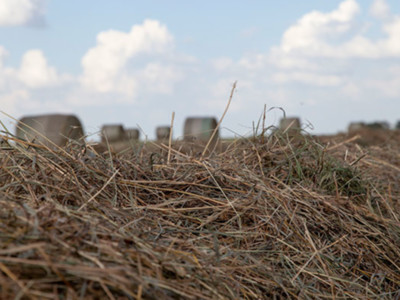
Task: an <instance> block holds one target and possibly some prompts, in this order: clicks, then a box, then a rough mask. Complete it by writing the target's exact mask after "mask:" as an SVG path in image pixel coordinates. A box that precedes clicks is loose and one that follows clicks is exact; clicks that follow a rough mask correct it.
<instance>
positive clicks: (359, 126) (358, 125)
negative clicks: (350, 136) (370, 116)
mask: <svg viewBox="0 0 400 300" xmlns="http://www.w3.org/2000/svg"><path fill="white" fill-rule="evenodd" d="M365 128H366V125H365V123H364V122H352V123H350V125H349V127H348V129H347V131H348V132H349V133H352V132H357V131H360V130H363V129H365Z"/></svg>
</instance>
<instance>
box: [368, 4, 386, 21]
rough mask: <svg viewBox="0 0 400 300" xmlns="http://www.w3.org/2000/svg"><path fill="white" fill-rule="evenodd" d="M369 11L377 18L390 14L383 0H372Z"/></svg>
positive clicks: (383, 17) (384, 17)
mask: <svg viewBox="0 0 400 300" xmlns="http://www.w3.org/2000/svg"><path fill="white" fill-rule="evenodd" d="M369 13H370V14H371V15H372V16H373V17H375V18H377V19H386V18H388V17H389V15H390V9H389V6H388V4H387V3H386V1H385V0H374V2H373V3H372V5H371V7H370V8H369Z"/></svg>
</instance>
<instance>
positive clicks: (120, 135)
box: [101, 124, 126, 144]
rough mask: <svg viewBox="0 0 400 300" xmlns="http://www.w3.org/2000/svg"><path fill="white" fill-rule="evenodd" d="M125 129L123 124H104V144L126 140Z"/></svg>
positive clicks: (102, 140) (102, 132)
mask: <svg viewBox="0 0 400 300" xmlns="http://www.w3.org/2000/svg"><path fill="white" fill-rule="evenodd" d="M125 137H126V134H125V129H124V127H123V126H122V125H121V124H111V125H103V127H102V128H101V142H102V143H104V144H107V143H115V142H119V141H123V140H125Z"/></svg>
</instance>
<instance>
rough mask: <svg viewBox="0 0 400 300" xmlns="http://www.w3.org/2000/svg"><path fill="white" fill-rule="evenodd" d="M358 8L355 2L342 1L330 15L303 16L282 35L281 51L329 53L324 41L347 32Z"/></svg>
mask: <svg viewBox="0 0 400 300" xmlns="http://www.w3.org/2000/svg"><path fill="white" fill-rule="evenodd" d="M359 10H360V8H359V6H358V4H357V2H356V1H355V0H346V1H343V2H342V3H341V4H340V5H339V7H338V9H336V10H334V11H332V12H330V13H322V12H319V11H312V12H310V13H308V14H306V15H304V16H303V17H302V18H301V19H300V20H299V21H297V23H296V24H295V25H293V26H291V27H290V28H289V29H288V30H286V32H285V33H284V34H283V38H282V43H281V46H280V48H281V50H282V51H283V52H284V53H290V52H294V51H299V52H302V53H304V54H311V55H315V54H318V53H321V52H322V53H324V52H326V51H329V46H328V45H327V44H325V42H324V41H325V40H326V39H327V38H329V37H332V36H337V35H339V34H342V33H344V32H346V31H348V30H349V28H350V26H351V22H352V21H353V18H354V16H355V15H356V14H357V13H358V12H359Z"/></svg>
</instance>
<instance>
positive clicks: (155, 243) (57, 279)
mask: <svg viewBox="0 0 400 300" xmlns="http://www.w3.org/2000/svg"><path fill="white" fill-rule="evenodd" d="M358 134H359V135H353V136H346V135H337V136H333V137H332V136H331V137H310V136H304V137H297V138H289V137H287V136H284V135H279V133H276V134H274V135H272V136H269V137H265V136H254V137H251V138H248V139H241V140H236V141H231V142H229V143H228V144H225V145H223V146H220V148H218V149H217V150H218V151H215V152H212V153H210V152H208V153H206V154H205V155H201V153H202V152H201V151H198V149H197V150H196V151H190V146H187V148H185V145H177V144H174V145H173V146H172V147H171V148H169V147H168V146H165V145H164V146H162V145H154V144H151V143H148V144H140V145H137V146H136V147H132V149H130V150H128V151H125V152H122V153H117V154H115V153H113V154H111V153H107V152H104V153H103V152H102V151H99V152H96V151H95V150H94V149H93V148H91V147H90V146H80V147H73V146H71V145H69V146H67V147H65V148H58V149H56V150H50V149H46V148H45V147H42V146H39V145H29V146H28V145H27V144H26V143H24V142H22V141H17V142H16V143H15V145H13V146H12V147H6V146H4V147H3V149H2V150H0V165H1V168H0V182H1V184H0V218H1V222H0V298H1V299H399V297H400V222H399V218H400V213H399V212H400V184H399V183H400V133H399V132H395V131H382V132H376V131H374V132H372V133H371V132H359V133H358ZM373 135H376V136H375V137H374V138H372V137H373ZM184 148H185V149H184ZM188 149H189V150H188ZM103 150H104V149H103Z"/></svg>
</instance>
